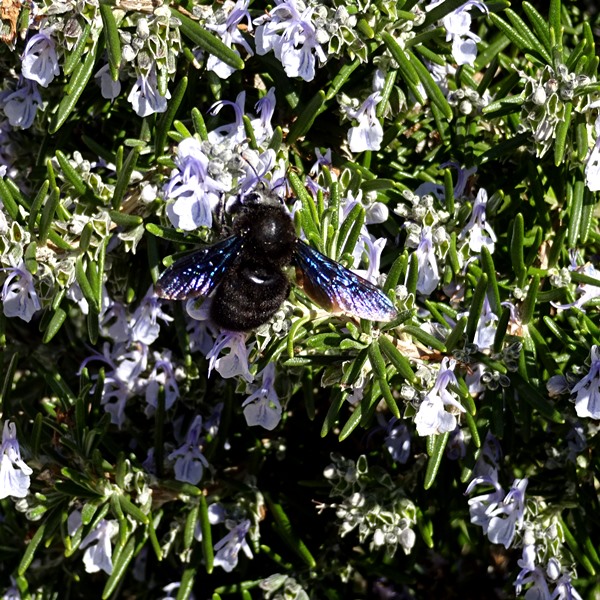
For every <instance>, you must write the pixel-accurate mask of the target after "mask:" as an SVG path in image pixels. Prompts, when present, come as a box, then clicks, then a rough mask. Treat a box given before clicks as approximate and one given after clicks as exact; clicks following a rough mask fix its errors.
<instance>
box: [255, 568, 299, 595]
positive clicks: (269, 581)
mask: <svg viewBox="0 0 600 600" xmlns="http://www.w3.org/2000/svg"><path fill="white" fill-rule="evenodd" d="M258 587H260V589H261V590H263V592H264V598H265V600H310V596H309V595H308V594H307V593H306V591H305V590H304V589H303V587H302V586H301V585H300V584H299V583H298V582H297V581H296V580H295V579H294V578H293V577H290V576H289V575H284V574H283V573H274V574H273V575H271V576H269V577H267V578H266V579H263V580H262V581H261V582H260V583H259V584H258Z"/></svg>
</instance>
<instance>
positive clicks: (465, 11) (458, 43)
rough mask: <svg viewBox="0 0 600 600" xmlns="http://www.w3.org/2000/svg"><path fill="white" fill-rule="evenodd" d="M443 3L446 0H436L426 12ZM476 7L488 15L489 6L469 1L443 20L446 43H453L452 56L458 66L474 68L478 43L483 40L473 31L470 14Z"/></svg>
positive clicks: (479, 0)
mask: <svg viewBox="0 0 600 600" xmlns="http://www.w3.org/2000/svg"><path fill="white" fill-rule="evenodd" d="M442 2H444V0H435V1H434V2H431V3H430V4H429V5H428V6H427V8H426V10H431V9H433V8H435V7H436V6H438V5H439V4H441V3H442ZM474 7H475V8H478V9H479V10H480V11H481V12H483V13H485V14H487V13H488V9H487V6H486V5H485V4H484V3H483V2H481V0H468V2H465V3H464V4H462V5H461V6H459V7H458V8H457V9H455V10H453V11H452V12H450V13H448V14H447V15H446V16H445V17H444V18H443V19H442V25H443V27H444V29H445V30H446V41H448V42H449V41H451V42H452V56H453V58H454V60H455V61H456V64H458V65H471V66H472V65H473V63H474V62H475V59H476V58H477V42H480V41H481V38H479V36H477V35H475V34H474V33H473V32H472V31H471V13H470V12H469V11H470V10H471V9H472V8H474Z"/></svg>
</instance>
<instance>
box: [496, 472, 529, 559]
mask: <svg viewBox="0 0 600 600" xmlns="http://www.w3.org/2000/svg"><path fill="white" fill-rule="evenodd" d="M527 483H528V480H527V479H526V478H525V479H515V480H514V482H513V484H512V487H511V488H510V490H509V492H508V494H506V497H505V498H504V499H503V501H502V503H501V504H498V505H497V506H496V507H490V508H489V509H488V515H489V516H490V521H489V523H488V530H487V536H488V539H489V540H490V542H492V543H493V544H502V545H503V546H504V547H505V548H510V546H511V544H512V541H513V538H514V536H515V533H516V532H517V530H518V529H520V528H521V526H522V524H523V518H524V513H525V490H526V489H527Z"/></svg>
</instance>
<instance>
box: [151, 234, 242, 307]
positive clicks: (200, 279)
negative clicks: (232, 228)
mask: <svg viewBox="0 0 600 600" xmlns="http://www.w3.org/2000/svg"><path fill="white" fill-rule="evenodd" d="M242 243H243V240H242V238H241V237H240V236H237V235H234V236H232V237H229V238H227V239H225V240H223V241H221V242H217V243H216V244H213V245H212V246H208V247H207V248H202V249H201V250H196V252H192V253H191V254H188V255H187V256H184V257H183V258H180V259H179V260H177V261H175V262H174V263H173V264H172V265H171V266H170V267H168V268H167V269H166V270H165V271H163V273H162V274H161V276H160V277H159V278H158V281H157V282H156V287H155V289H156V293H157V294H158V295H159V296H160V297H161V298H168V299H169V300H188V299H189V298H196V297H198V296H208V294H210V292H211V291H212V290H213V289H214V288H215V287H216V286H217V285H218V284H219V283H220V282H221V279H222V278H223V275H225V272H226V271H227V269H228V268H229V267H230V266H231V264H232V263H233V261H234V260H235V258H236V257H237V256H238V255H239V253H240V251H241V248H242Z"/></svg>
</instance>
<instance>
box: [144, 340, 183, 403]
mask: <svg viewBox="0 0 600 600" xmlns="http://www.w3.org/2000/svg"><path fill="white" fill-rule="evenodd" d="M152 354H153V358H154V367H153V368H152V371H151V372H150V375H148V380H147V381H148V385H147V386H146V403H147V404H148V406H149V407H151V410H152V409H154V410H156V409H157V408H158V393H159V390H160V388H161V387H162V388H163V390H164V395H165V397H164V409H165V410H169V409H170V408H171V407H172V406H173V404H175V400H177V398H179V386H178V385H177V378H176V375H175V368H174V366H173V362H172V360H171V351H170V350H164V351H163V352H162V354H161V353H160V352H153V353H152ZM146 414H148V410H146Z"/></svg>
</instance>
